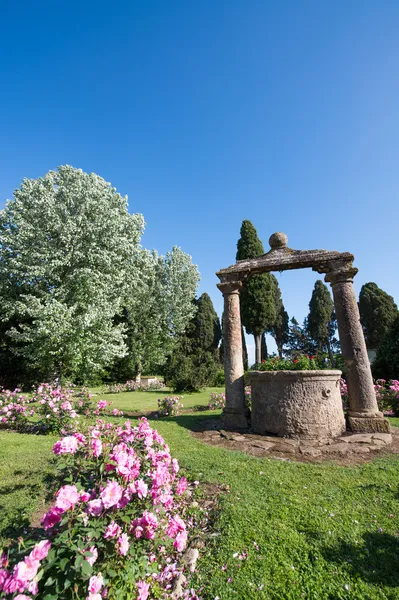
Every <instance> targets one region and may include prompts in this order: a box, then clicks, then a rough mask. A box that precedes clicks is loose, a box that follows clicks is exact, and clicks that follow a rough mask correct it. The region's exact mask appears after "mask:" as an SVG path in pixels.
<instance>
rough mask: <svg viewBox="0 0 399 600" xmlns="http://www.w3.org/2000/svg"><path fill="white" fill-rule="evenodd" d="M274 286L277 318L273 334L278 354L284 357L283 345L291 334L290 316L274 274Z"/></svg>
mask: <svg viewBox="0 0 399 600" xmlns="http://www.w3.org/2000/svg"><path fill="white" fill-rule="evenodd" d="M271 277H272V281H273V286H274V304H275V307H276V320H275V322H274V325H273V327H272V329H271V334H272V336H273V338H274V341H275V342H276V346H277V350H278V354H279V356H280V358H282V357H283V347H284V344H286V343H287V342H288V334H289V326H288V324H289V317H288V313H287V312H286V310H285V308H284V304H283V299H282V297H281V291H280V286H279V284H278V281H277V279H276V277H275V276H274V275H272V276H271Z"/></svg>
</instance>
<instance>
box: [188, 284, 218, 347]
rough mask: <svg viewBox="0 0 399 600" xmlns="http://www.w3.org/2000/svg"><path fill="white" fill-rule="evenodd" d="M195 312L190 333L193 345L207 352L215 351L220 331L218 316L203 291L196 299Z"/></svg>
mask: <svg viewBox="0 0 399 600" xmlns="http://www.w3.org/2000/svg"><path fill="white" fill-rule="evenodd" d="M196 305H197V312H196V314H195V316H194V319H193V330H192V333H191V336H192V339H193V342H194V346H195V347H196V348H200V349H202V350H206V351H209V352H215V351H216V350H217V348H218V346H219V342H220V339H221V337H222V332H221V328H220V321H219V317H218V315H217V313H216V311H215V309H214V307H213V303H212V300H211V299H210V297H209V295H208V294H207V293H206V292H204V293H203V294H202V295H201V296H200V297H199V298H198V300H196Z"/></svg>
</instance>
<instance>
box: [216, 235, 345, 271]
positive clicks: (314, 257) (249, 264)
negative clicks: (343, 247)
mask: <svg viewBox="0 0 399 600" xmlns="http://www.w3.org/2000/svg"><path fill="white" fill-rule="evenodd" d="M269 243H270V246H271V249H270V250H269V252H267V253H266V254H263V256H259V257H257V258H251V259H247V260H239V261H237V262H236V263H235V264H234V265H232V266H231V267H227V268H226V269H221V270H220V271H218V272H217V273H216V275H217V276H218V277H219V279H220V280H221V281H232V280H234V279H237V278H238V279H239V280H241V281H244V280H245V279H247V278H248V277H249V276H250V275H255V274H256V273H268V272H270V271H288V270H291V269H307V268H311V269H313V271H317V272H318V273H328V272H329V271H334V270H337V269H339V268H340V267H342V266H344V265H348V266H349V265H352V263H353V261H354V259H355V257H354V256H353V254H351V253H350V252H335V251H332V252H331V251H329V250H293V249H292V248H288V246H287V243H288V238H287V236H286V235H285V234H284V233H274V234H273V235H272V236H271V237H270V240H269ZM356 273H357V269H356Z"/></svg>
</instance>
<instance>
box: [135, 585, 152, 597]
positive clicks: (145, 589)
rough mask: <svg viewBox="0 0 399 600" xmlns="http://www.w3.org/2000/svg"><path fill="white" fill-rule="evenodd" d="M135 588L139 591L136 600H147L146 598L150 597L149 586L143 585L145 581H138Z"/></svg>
mask: <svg viewBox="0 0 399 600" xmlns="http://www.w3.org/2000/svg"><path fill="white" fill-rule="evenodd" d="M137 587H138V590H139V595H138V597H137V600H147V598H148V596H149V595H150V584H149V583H145V581H138V582H137Z"/></svg>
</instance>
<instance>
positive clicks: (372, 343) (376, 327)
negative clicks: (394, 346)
mask: <svg viewBox="0 0 399 600" xmlns="http://www.w3.org/2000/svg"><path fill="white" fill-rule="evenodd" d="M359 312H360V321H361V324H362V326H363V332H364V337H365V340H366V345H367V348H373V349H376V350H377V349H378V347H379V346H380V344H381V342H382V340H383V338H384V337H385V336H386V334H387V333H388V331H389V330H390V327H391V325H392V323H393V321H394V319H395V318H396V317H397V315H398V307H397V306H396V304H395V301H394V299H393V298H392V296H390V295H389V294H387V293H386V292H384V290H382V289H381V288H379V287H378V285H377V284H376V283H374V282H370V283H366V284H364V285H363V286H362V289H361V290H360V295H359Z"/></svg>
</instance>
